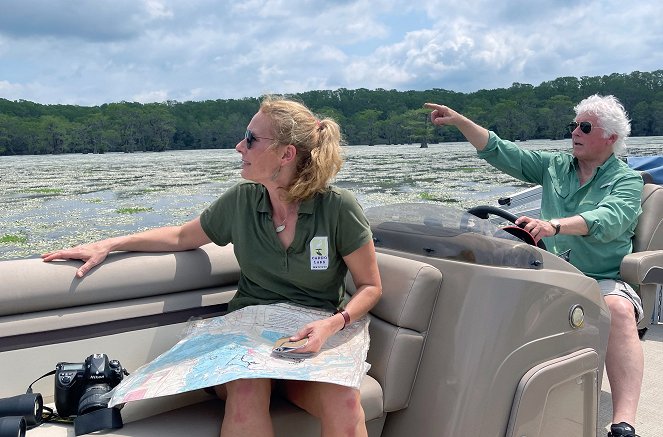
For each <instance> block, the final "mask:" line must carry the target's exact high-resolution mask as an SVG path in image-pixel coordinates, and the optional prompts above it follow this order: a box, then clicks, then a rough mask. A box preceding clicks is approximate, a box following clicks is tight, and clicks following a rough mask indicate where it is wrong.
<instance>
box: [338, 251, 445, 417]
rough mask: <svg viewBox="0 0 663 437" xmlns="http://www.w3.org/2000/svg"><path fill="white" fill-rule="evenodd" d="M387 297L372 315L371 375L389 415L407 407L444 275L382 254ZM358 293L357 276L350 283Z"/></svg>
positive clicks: (417, 262)
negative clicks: (379, 388) (377, 385)
mask: <svg viewBox="0 0 663 437" xmlns="http://www.w3.org/2000/svg"><path fill="white" fill-rule="evenodd" d="M377 256H378V267H379V269H380V278H381V280H382V298H381V299H380V301H379V302H378V304H377V305H376V306H375V307H374V308H373V309H372V310H371V322H370V327H369V330H370V335H371V345H370V348H369V350H368V358H367V361H368V362H369V363H370V364H371V369H370V370H369V372H368V373H369V375H370V376H372V377H373V378H375V379H376V380H377V381H378V382H379V383H380V386H381V387H382V391H383V400H384V406H383V408H384V411H386V412H389V411H396V410H400V409H402V408H405V407H407V406H408V403H409V401H410V395H411V393H412V388H413V386H414V381H415V379H416V375H417V370H418V369H419V362H420V359H421V355H422V352H423V349H424V345H425V342H426V334H427V332H428V327H429V325H430V322H431V319H432V317H433V309H434V307H435V302H436V301H437V297H438V295H439V292H440V288H441V287H442V273H441V272H440V271H439V270H438V269H437V268H435V267H433V266H431V265H430V264H426V263H423V262H419V261H414V260H409V259H405V258H400V257H397V256H393V255H388V254H384V253H378V254H377ZM346 283H347V290H348V293H350V294H354V292H355V291H356V290H355V286H354V283H353V282H352V277H351V276H350V275H349V274H348V276H347V278H346Z"/></svg>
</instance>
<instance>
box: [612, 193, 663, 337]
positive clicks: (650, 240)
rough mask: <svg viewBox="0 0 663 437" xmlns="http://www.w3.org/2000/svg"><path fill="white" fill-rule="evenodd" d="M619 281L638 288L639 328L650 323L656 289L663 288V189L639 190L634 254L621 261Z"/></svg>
mask: <svg viewBox="0 0 663 437" xmlns="http://www.w3.org/2000/svg"><path fill="white" fill-rule="evenodd" d="M620 271H621V275H622V278H623V279H624V280H625V281H626V282H628V283H629V284H632V285H637V286H638V287H639V288H638V290H637V291H638V294H639V295H640V298H641V299H642V307H643V310H644V318H643V319H642V321H641V322H640V324H639V325H638V328H644V327H646V326H647V325H649V324H650V323H651V316H652V313H653V311H654V301H655V298H656V289H657V287H658V286H659V285H661V284H663V186H661V185H656V184H645V186H644V189H643V190H642V215H641V216H640V218H639V220H638V225H637V227H636V228H635V236H634V237H633V253H631V254H629V255H627V256H625V257H624V260H623V261H622V264H621V267H620Z"/></svg>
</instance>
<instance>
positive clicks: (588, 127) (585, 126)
mask: <svg viewBox="0 0 663 437" xmlns="http://www.w3.org/2000/svg"><path fill="white" fill-rule="evenodd" d="M578 126H580V130H581V131H582V133H584V134H589V133H590V132H591V131H592V124H591V123H590V122H588V121H581V122H580V123H578V122H577V121H572V122H571V123H569V124H568V126H567V127H568V128H569V132H571V133H573V131H574V130H576V129H577V128H578ZM596 129H601V128H600V127H598V126H596Z"/></svg>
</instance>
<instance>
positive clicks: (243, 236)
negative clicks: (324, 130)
mask: <svg viewBox="0 0 663 437" xmlns="http://www.w3.org/2000/svg"><path fill="white" fill-rule="evenodd" d="M200 223H201V225H202V227H203V230H204V231H205V233H206V234H207V236H208V237H209V238H210V239H211V240H212V241H213V242H214V243H216V244H218V245H220V246H224V245H226V244H228V243H233V247H234V251H235V256H236V257H237V260H238V262H239V265H240V267H241V274H240V279H239V284H238V290H237V294H236V295H235V297H233V299H232V300H231V302H230V304H229V308H228V309H229V311H234V310H236V309H239V308H242V307H245V306H248V305H264V304H271V303H277V302H290V303H295V304H300V305H305V306H309V307H317V308H322V309H327V310H329V311H334V310H335V309H337V308H339V306H340V305H341V304H342V300H343V298H344V296H345V275H346V273H347V271H348V268H347V266H346V265H345V262H344V261H343V258H342V257H344V256H346V255H349V254H351V253H352V252H354V251H355V250H357V249H359V248H360V247H361V246H363V245H364V244H366V243H368V242H369V241H370V240H371V238H372V235H371V231H370V226H369V224H368V220H367V219H366V217H365V215H364V212H363V210H362V208H361V206H360V205H359V203H358V202H357V201H356V199H355V198H354V196H353V195H352V193H350V192H349V191H347V190H344V189H341V188H338V187H330V188H329V189H328V190H327V191H326V192H325V193H323V194H317V195H315V196H314V197H313V198H311V199H308V200H306V201H304V202H302V203H301V205H300V206H299V216H298V219H297V228H296V230H295V237H294V240H293V242H292V244H291V245H290V247H289V248H288V249H285V248H284V247H283V245H282V244H281V242H280V240H279V239H278V237H277V234H276V231H275V229H274V223H273V221H272V211H271V205H270V200H269V193H268V192H267V190H266V189H265V187H264V186H263V185H261V184H258V183H254V182H240V183H238V184H237V185H235V186H234V187H232V188H230V189H229V190H228V191H226V192H225V193H224V194H223V195H222V196H221V197H220V198H219V199H218V200H216V201H215V202H214V203H213V204H212V205H210V206H209V207H208V208H207V209H206V210H205V211H203V213H202V215H201V217H200Z"/></svg>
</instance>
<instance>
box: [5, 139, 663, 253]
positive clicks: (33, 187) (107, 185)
mask: <svg viewBox="0 0 663 437" xmlns="http://www.w3.org/2000/svg"><path fill="white" fill-rule="evenodd" d="M527 147H528V148H532V149H537V150H559V149H561V148H566V149H568V141H567V140H564V141H530V142H528V143H527ZM423 150H424V152H422V149H419V148H418V147H397V148H395V147H394V146H380V145H376V146H373V147H368V146H365V147H364V146H353V147H348V148H346V150H345V155H346V161H345V165H344V166H343V169H342V170H341V171H340V172H339V174H338V176H337V177H336V180H335V181H334V182H333V183H334V184H335V185H337V186H341V187H344V188H347V189H349V190H350V191H351V192H352V193H353V194H354V195H355V196H356V197H357V200H358V201H359V203H360V204H361V205H362V206H363V207H364V208H371V207H375V206H382V205H388V204H392V203H416V202H436V203H438V202H439V203H444V204H450V205H451V204H453V206H454V207H457V208H469V207H472V206H476V205H481V204H483V205H494V204H495V203H496V201H497V199H498V198H499V197H502V196H507V195H509V194H511V193H514V192H516V191H520V190H522V189H523V188H524V187H526V186H528V185H527V184H523V183H522V182H519V181H517V180H516V179H514V178H512V177H510V176H507V175H505V174H504V173H502V172H499V171H495V170H493V169H492V168H491V167H490V166H489V165H488V164H486V163H485V162H483V161H482V160H480V159H479V158H478V157H477V156H476V153H475V152H474V150H473V148H472V147H471V146H470V145H469V144H467V143H451V144H450V143H447V144H443V145H436V144H431V145H429V147H428V148H427V149H423ZM629 153H630V154H632V155H652V154H661V153H663V137H648V138H631V140H630V143H629ZM240 179H241V178H240V171H239V156H238V155H237V153H236V152H235V151H234V150H232V149H227V150H191V151H176V152H175V151H173V152H162V153H158V154H155V153H128V154H127V153H105V154H103V155H95V154H87V155H35V156H9V157H3V158H2V159H1V160H0V230H2V234H0V260H4V259H12V258H25V257H31V256H38V255H39V254H40V253H44V252H47V251H50V250H53V249H56V248H63V247H70V246H74V245H78V244H82V243H85V242H88V241H94V240H99V239H102V238H107V237H111V236H117V235H124V234H128V233H133V232H140V231H143V230H145V229H151V228H154V227H157V226H166V225H176V224H181V223H184V222H186V221H188V220H191V219H193V218H194V217H196V216H197V215H199V214H200V213H201V212H202V211H203V210H204V209H205V208H206V207H207V206H208V205H210V204H211V203H212V202H213V201H214V200H216V199H217V198H218V197H219V196H220V195H221V194H222V193H223V192H224V191H225V190H226V189H227V188H229V187H231V186H232V185H233V184H235V183H236V182H237V181H239V180H240ZM3 235H4V236H3ZM28 236H29V238H28Z"/></svg>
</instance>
